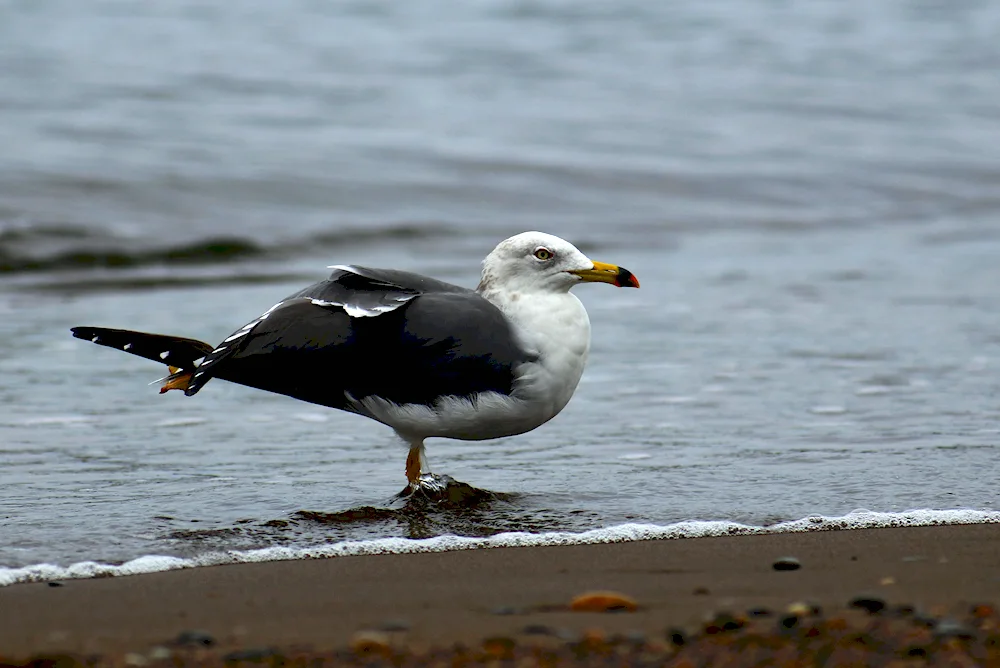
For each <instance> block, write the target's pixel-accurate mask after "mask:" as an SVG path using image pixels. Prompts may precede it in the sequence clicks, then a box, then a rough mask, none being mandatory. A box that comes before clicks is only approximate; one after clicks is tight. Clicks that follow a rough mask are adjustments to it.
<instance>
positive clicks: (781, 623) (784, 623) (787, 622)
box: [778, 615, 799, 631]
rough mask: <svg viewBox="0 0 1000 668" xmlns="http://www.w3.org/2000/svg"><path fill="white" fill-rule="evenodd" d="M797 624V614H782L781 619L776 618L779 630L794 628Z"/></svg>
mask: <svg viewBox="0 0 1000 668" xmlns="http://www.w3.org/2000/svg"><path fill="white" fill-rule="evenodd" d="M798 625H799V616H798V615H783V616H782V617H781V619H779V620H778V628H779V629H781V630H785V631H787V630H789V629H794V628H795V627H796V626H798Z"/></svg>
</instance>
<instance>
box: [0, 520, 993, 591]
mask: <svg viewBox="0 0 1000 668" xmlns="http://www.w3.org/2000/svg"><path fill="white" fill-rule="evenodd" d="M986 523H1000V511H981V510H966V509H960V510H908V511H905V512H900V513H886V512H874V511H869V510H856V511H854V512H851V513H848V514H847V515H844V516H841V517H823V516H818V515H817V516H811V517H805V518H803V519H799V520H794V521H790V522H782V523H779V524H773V525H769V526H751V525H746V524H739V523H737V522H727V521H703V520H690V521H685V522H678V523H676V524H670V525H666V526H659V525H653V524H622V525H619V526H613V527H607V528H603V529H593V530H590V531H584V532H582V533H567V532H547V533H527V532H513V533H501V534H497V535H494V536H489V537H486V538H466V537H460V536H437V537H434V538H426V539H417V540H415V539H409V538H380V539H377V540H366V541H345V542H342V543H335V544H333V545H321V546H316V547H305V548H292V547H269V548H263V549H258V550H244V551H240V550H229V551H224V552H210V553H207V554H203V555H200V556H198V557H194V558H189V559H184V558H181V557H172V556H160V555H147V556H143V557H139V558H137V559H133V560H131V561H127V562H125V563H123V564H104V563H98V562H95V561H84V562H80V563H76V564H72V565H70V566H58V565H55V564H37V565H34V566H24V567H21V568H6V569H2V568H0V586H6V585H11V584H18V583H26V582H47V581H53V580H69V579H83V578H96V577H116V576H121V575H140V574H143V573H157V572H161V571H172V570H178V569H182V568H198V567H201V566H220V565H225V564H246V563H260V562H268V561H291V560H298V559H329V558H333V557H347V556H363V555H373V554H416V553H427V552H450V551H455V550H475V549H486V548H495V547H533V546H552V545H588V544H598V543H623V542H632V541H640V540H676V539H681V538H704V537H712V536H749V535H760V534H778V533H803V532H808V531H838V530H850V529H877V528H888V527H918V526H935V525H948V524H986Z"/></svg>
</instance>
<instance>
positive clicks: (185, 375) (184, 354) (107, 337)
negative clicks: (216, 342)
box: [70, 327, 212, 394]
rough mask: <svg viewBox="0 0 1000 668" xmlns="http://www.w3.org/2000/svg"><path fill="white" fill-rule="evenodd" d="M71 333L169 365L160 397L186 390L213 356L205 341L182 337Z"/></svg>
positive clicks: (75, 330)
mask: <svg viewBox="0 0 1000 668" xmlns="http://www.w3.org/2000/svg"><path fill="white" fill-rule="evenodd" d="M70 331H71V332H73V336H75V337H76V338H78V339H85V340H88V341H91V342H93V343H96V344H97V345H99V346H107V347H108V348H117V349H118V350H123V351H125V352H127V353H130V354H132V355H138V356H139V357H144V358H146V359H148V360H153V361H154V362H160V363H161V364H166V365H167V366H168V367H170V375H169V376H167V377H166V378H163V379H161V380H163V381H164V383H163V385H162V386H161V387H160V393H161V394H162V393H163V392H166V391H167V390H186V389H187V386H188V383H190V381H191V377H192V374H193V373H194V370H195V369H197V368H198V364H199V363H200V362H201V359H202V358H203V357H205V355H207V354H208V353H210V352H212V346H211V345H209V344H207V343H205V342H204V341H196V340H195V339H185V338H182V337H180V336H168V335H166V334H147V333H145V332H133V331H130V330H127V329H108V328H106V327H73V328H72V329H71V330H70Z"/></svg>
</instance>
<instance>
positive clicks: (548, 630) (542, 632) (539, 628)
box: [521, 624, 556, 636]
mask: <svg viewBox="0 0 1000 668" xmlns="http://www.w3.org/2000/svg"><path fill="white" fill-rule="evenodd" d="M521 633H523V634H524V635H526V636H554V635H555V634H556V631H555V629H553V628H552V627H551V626H546V625H545V624H528V625H527V626H525V627H524V628H523V629H521Z"/></svg>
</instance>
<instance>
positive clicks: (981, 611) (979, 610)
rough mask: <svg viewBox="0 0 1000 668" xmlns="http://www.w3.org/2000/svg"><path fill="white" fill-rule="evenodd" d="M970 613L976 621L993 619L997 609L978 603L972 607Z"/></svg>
mask: <svg viewBox="0 0 1000 668" xmlns="http://www.w3.org/2000/svg"><path fill="white" fill-rule="evenodd" d="M970 612H971V613H972V616H973V617H975V618H976V619H983V618H985V617H992V616H993V615H995V614H996V609H995V608H994V607H993V606H992V605H990V604H989V603H976V604H975V605H973V606H972V609H971V610H970Z"/></svg>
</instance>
